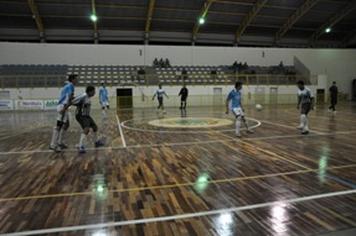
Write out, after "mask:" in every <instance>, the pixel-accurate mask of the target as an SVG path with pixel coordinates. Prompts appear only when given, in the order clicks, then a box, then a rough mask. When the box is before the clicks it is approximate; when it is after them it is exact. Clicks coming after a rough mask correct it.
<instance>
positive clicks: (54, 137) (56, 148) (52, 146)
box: [49, 120, 63, 152]
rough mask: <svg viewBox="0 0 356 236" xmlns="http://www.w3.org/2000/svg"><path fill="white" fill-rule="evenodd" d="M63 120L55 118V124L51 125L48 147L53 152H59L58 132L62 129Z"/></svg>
mask: <svg viewBox="0 0 356 236" xmlns="http://www.w3.org/2000/svg"><path fill="white" fill-rule="evenodd" d="M62 126H63V122H62V121H59V120H57V124H56V126H55V127H53V133H52V139H51V144H50V145H49V148H50V149H52V150H53V151H55V152H60V151H61V148H60V147H59V146H58V138H59V133H60V131H61V130H62Z"/></svg>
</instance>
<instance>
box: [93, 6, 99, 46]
mask: <svg viewBox="0 0 356 236" xmlns="http://www.w3.org/2000/svg"><path fill="white" fill-rule="evenodd" d="M91 14H93V15H95V16H96V17H97V15H96V5H95V0H91ZM93 29H94V43H95V44H98V43H99V32H98V23H97V21H93Z"/></svg>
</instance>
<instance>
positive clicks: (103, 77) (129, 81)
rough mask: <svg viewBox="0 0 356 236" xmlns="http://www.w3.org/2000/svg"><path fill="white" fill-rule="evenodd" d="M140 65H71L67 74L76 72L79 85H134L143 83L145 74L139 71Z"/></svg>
mask: <svg viewBox="0 0 356 236" xmlns="http://www.w3.org/2000/svg"><path fill="white" fill-rule="evenodd" d="M140 70H143V67H140V66H118V65H71V66H69V67H68V72H67V74H78V75H79V78H80V80H79V81H78V83H79V84H80V85H88V84H93V85H98V84H100V83H103V82H104V83H106V84H108V85H135V84H145V83H146V80H145V76H144V75H141V74H140V73H139V71H140Z"/></svg>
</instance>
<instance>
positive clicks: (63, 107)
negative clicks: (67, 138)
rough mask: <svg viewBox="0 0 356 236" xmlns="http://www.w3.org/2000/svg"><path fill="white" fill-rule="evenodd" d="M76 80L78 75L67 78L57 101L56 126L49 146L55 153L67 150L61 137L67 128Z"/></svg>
mask: <svg viewBox="0 0 356 236" xmlns="http://www.w3.org/2000/svg"><path fill="white" fill-rule="evenodd" d="M77 78H78V75H75V74H71V75H69V76H68V82H67V83H66V84H65V85H64V87H63V88H62V90H61V93H60V96H59V99H58V105H57V113H58V114H57V124H56V127H54V128H53V134H52V140H51V144H50V146H49V148H50V149H52V150H54V151H55V152H60V151H62V149H64V148H67V145H66V144H65V143H64V142H63V135H64V133H65V132H66V131H67V130H68V128H69V113H68V108H69V107H70V105H71V102H72V99H73V97H74V86H75V85H76V83H77Z"/></svg>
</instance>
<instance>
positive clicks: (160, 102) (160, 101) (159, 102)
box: [158, 97, 163, 106]
mask: <svg viewBox="0 0 356 236" xmlns="http://www.w3.org/2000/svg"><path fill="white" fill-rule="evenodd" d="M158 104H159V105H160V106H162V105H163V97H158Z"/></svg>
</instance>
